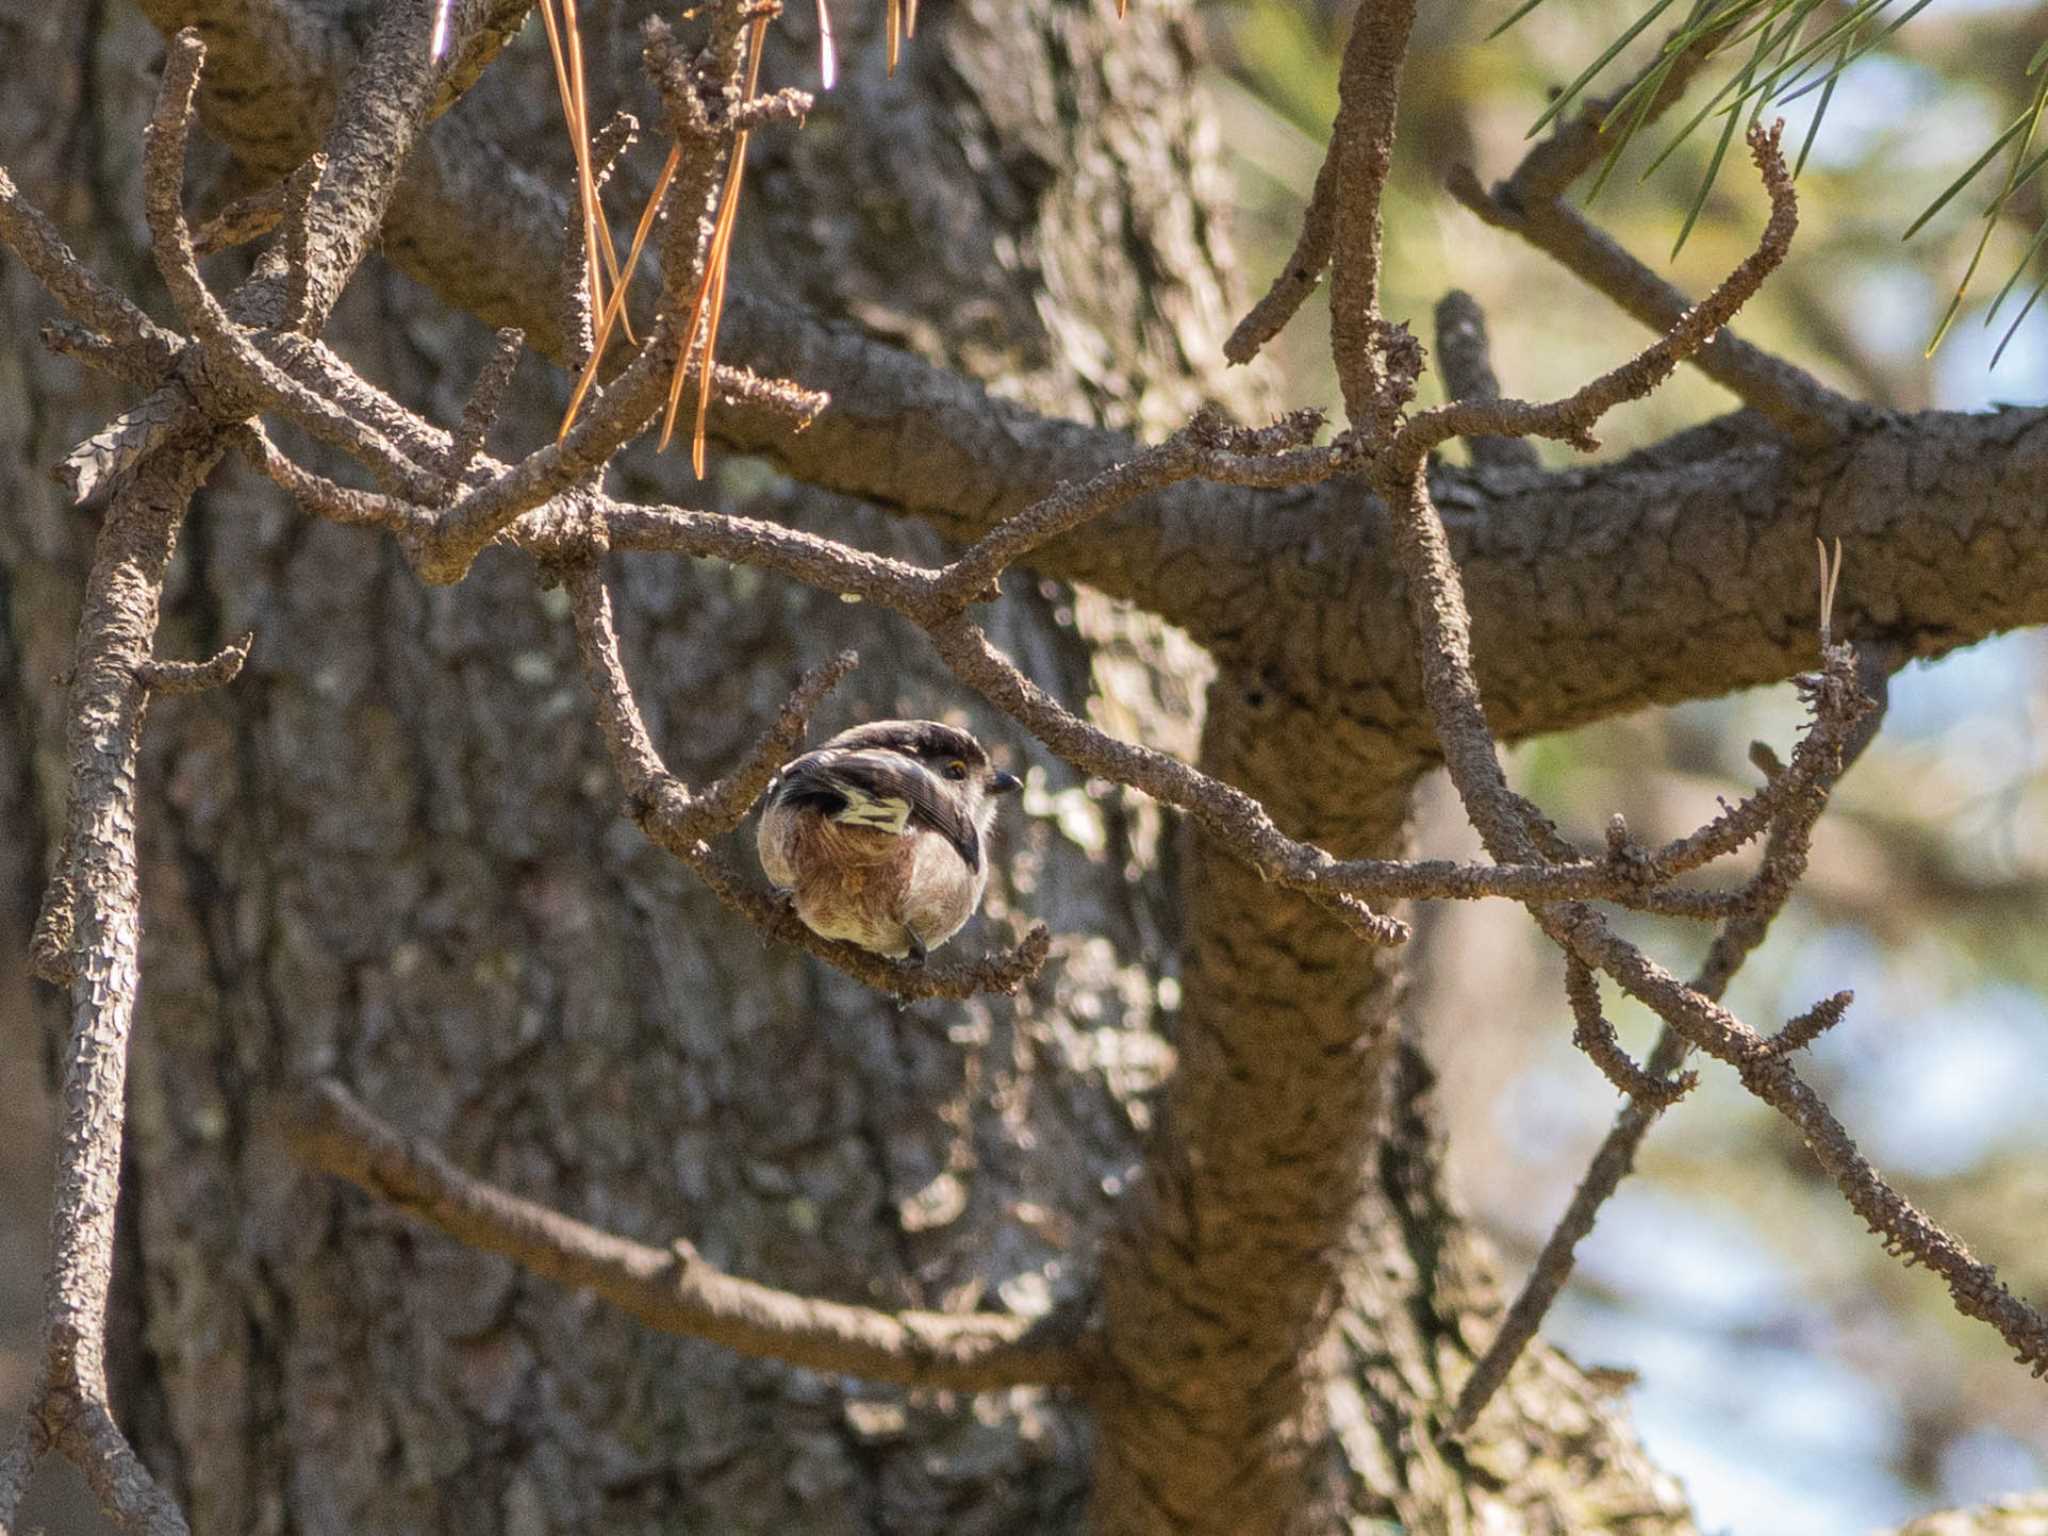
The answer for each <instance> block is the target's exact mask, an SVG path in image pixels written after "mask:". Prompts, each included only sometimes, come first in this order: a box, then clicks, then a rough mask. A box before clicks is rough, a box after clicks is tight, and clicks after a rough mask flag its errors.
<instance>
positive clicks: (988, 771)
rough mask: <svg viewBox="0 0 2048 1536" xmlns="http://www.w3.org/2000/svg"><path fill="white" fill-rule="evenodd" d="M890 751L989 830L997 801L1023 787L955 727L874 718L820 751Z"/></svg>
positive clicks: (840, 735)
mask: <svg viewBox="0 0 2048 1536" xmlns="http://www.w3.org/2000/svg"><path fill="white" fill-rule="evenodd" d="M833 748H838V749H840V750H842V751H854V752H891V753H896V754H898V755H900V756H902V757H906V758H908V759H910V761H912V762H913V763H915V764H917V766H918V767H920V768H922V769H924V770H925V772H927V773H929V774H930V775H931V776H932V777H933V778H935V779H937V780H938V781H939V782H940V783H941V784H943V785H945V786H946V787H947V788H948V789H949V790H950V791H951V792H952V793H953V794H955V795H957V796H958V797H959V802H960V804H961V805H962V806H963V807H964V808H965V809H966V810H967V811H968V812H969V814H970V815H971V816H972V817H973V819H974V822H975V824H976V825H977V826H979V827H983V828H986V827H987V824H988V820H989V818H990V816H992V815H993V814H994V812H995V802H996V800H997V799H998V798H999V797H1000V796H1003V795H1007V794H1009V793H1011V792H1012V791H1014V790H1016V789H1019V788H1021V787H1022V785H1021V781H1020V780H1019V779H1018V778H1017V776H1016V775H1015V774H1010V773H1005V772H1003V771H1002V770H1001V769H1000V768H998V767H996V766H995V764H994V763H992V762H990V761H989V756H988V750H987V749H986V748H985V747H983V746H982V744H981V743H980V742H978V741H976V740H975V739H974V738H973V737H972V736H970V735H969V734H968V733H967V732H965V731H963V730H961V729H960V728H959V727H958V726H957V725H945V724H942V723H941V722H939V721H937V720H871V721H869V722H868V723H867V724H866V725H857V726H855V727H854V728H853V729H852V730H850V731H841V732H840V733H839V734H838V735H837V736H834V737H833V738H832V739H831V740H830V741H828V742H826V743H824V745H823V747H821V748H820V749H819V750H821V751H829V750H831V749H833Z"/></svg>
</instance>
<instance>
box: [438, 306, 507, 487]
mask: <svg viewBox="0 0 2048 1536" xmlns="http://www.w3.org/2000/svg"><path fill="white" fill-rule="evenodd" d="M525 348H526V333H525V332H524V331H519V330H511V329H507V330H502V331H500V332H498V335H497V340H496V343H495V344H494V345H493V346H492V348H491V356H490V359H489V361H487V362H486V363H485V364H484V366H483V371H482V372H481V373H479V374H478V375H477V378H476V386H475V388H473V389H471V390H470V392H469V399H468V400H467V401H465V402H464V403H463V407H462V425H461V426H459V427H458V428H456V430H455V435H454V437H453V438H452V439H451V440H450V441H449V444H448V458H447V461H446V464H445V466H444V468H443V471H442V472H443V474H444V475H445V476H446V478H447V481H448V487H449V490H450V491H451V492H453V491H454V490H455V489H456V488H458V487H459V486H460V485H461V484H462V482H463V480H464V479H465V478H467V476H468V474H469V470H470V466H471V465H472V464H474V463H475V462H476V456H477V455H478V454H480V453H482V452H483V450H484V443H485V441H486V440H487V439H488V438H489V437H490V435H491V428H492V427H493V426H494V425H496V423H497V420H498V406H499V403H500V402H501V401H503V399H504V398H505V390H506V388H507V387H508V386H509V385H510V384H511V383H512V374H513V371H514V370H515V369H517V368H518V366H519V356H520V353H521V352H523V351H524V350H525Z"/></svg>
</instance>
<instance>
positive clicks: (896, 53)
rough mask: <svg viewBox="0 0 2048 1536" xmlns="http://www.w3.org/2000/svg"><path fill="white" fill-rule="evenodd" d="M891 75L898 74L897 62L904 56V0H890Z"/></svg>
mask: <svg viewBox="0 0 2048 1536" xmlns="http://www.w3.org/2000/svg"><path fill="white" fill-rule="evenodd" d="M888 33H889V73H890V74H892V75H893V74H895V73H896V61H897V59H899V58H901V57H902V55H903V0H889V26H888Z"/></svg>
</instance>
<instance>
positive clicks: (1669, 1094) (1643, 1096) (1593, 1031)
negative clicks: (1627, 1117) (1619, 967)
mask: <svg viewBox="0 0 2048 1536" xmlns="http://www.w3.org/2000/svg"><path fill="white" fill-rule="evenodd" d="M1564 995H1565V997H1566V998H1567V999H1568V1000H1569V1001H1570V1003H1571V1005H1572V1018H1573V1020H1574V1021H1575V1027H1574V1028H1573V1030H1572V1044H1573V1045H1576V1046H1577V1047H1578V1048H1579V1049H1580V1050H1582V1051H1584V1052H1585V1053H1586V1055H1587V1056H1589V1057H1590V1058H1591V1059H1592V1061H1593V1064H1594V1065H1595V1066H1596V1067H1598V1068H1599V1069H1600V1070H1601V1072H1602V1073H1604V1074H1605V1075H1606V1078H1607V1080H1608V1081H1609V1082H1610V1083H1612V1084H1614V1086H1615V1087H1616V1088H1618V1089H1619V1090H1620V1091H1621V1092H1622V1093H1623V1094H1624V1095H1625V1096H1626V1097H1628V1098H1629V1099H1631V1100H1633V1101H1635V1102H1636V1103H1638V1104H1641V1105H1643V1106H1644V1107H1645V1108H1647V1109H1651V1110H1663V1109H1669V1108H1670V1107H1671V1106H1672V1105H1673V1104H1676V1103H1677V1102H1678V1101H1679V1100H1680V1099H1682V1098H1684V1097H1685V1095H1687V1094H1688V1093H1690V1092H1692V1090H1693V1088H1694V1087H1695V1086H1697V1085H1698V1083H1699V1080H1700V1079H1699V1074H1698V1073H1697V1072H1682V1073H1680V1074H1679V1075H1678V1076H1677V1077H1672V1076H1670V1075H1669V1074H1668V1072H1656V1071H1651V1070H1648V1069H1646V1068H1643V1067H1639V1066H1637V1065H1636V1064H1635V1062H1633V1061H1632V1060H1630V1059H1629V1055H1628V1052H1626V1051H1624V1050H1623V1049H1622V1048H1621V1041H1620V1040H1619V1039H1617V1038H1616V1037H1615V1033H1614V1026H1613V1025H1612V1024H1610V1023H1608V1022H1607V1016H1606V1015H1605V1014H1603V1013H1602V1012H1601V1011H1600V983H1599V981H1598V979H1597V978H1596V977H1595V976H1594V975H1593V971H1592V968H1591V967H1590V966H1588V965H1587V964H1586V963H1585V962H1584V961H1583V960H1581V959H1580V958H1579V957H1578V956H1577V955H1567V956H1565V963H1564Z"/></svg>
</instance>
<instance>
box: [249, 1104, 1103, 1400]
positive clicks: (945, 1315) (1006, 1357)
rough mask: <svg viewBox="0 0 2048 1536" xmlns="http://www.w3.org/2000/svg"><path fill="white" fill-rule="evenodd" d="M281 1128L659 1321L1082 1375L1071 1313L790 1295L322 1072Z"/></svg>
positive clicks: (422, 1211)
mask: <svg viewBox="0 0 2048 1536" xmlns="http://www.w3.org/2000/svg"><path fill="white" fill-rule="evenodd" d="M287 1134H288V1135H289V1136H290V1138H291V1142H292V1146H293V1149H294V1150H295V1151H296V1152H297V1154H298V1156H299V1158H300V1159H301V1160H302V1161H303V1162H305V1163H306V1164H307V1165H308V1166H310V1167H313V1168H317V1169H320V1170H321V1171H323V1172H326V1173H331V1174H334V1175H336V1176H337V1177H339V1178H344V1179H347V1180H348V1181H349V1182H350V1183H352V1184H355V1185H357V1186H358V1187H359V1188H361V1189H363V1190H365V1191H367V1192H368V1193H369V1194H371V1195H374V1196H375V1197H376V1198H378V1199H379V1200H383V1201H386V1202H388V1203H389V1204H391V1205H394V1206H396V1207H397V1208H398V1209H400V1210H402V1211H405V1212H406V1213H408V1214H409V1215H412V1216H416V1217H418V1218H419V1219H420V1220H422V1221H425V1222H428V1223H430V1224H431V1225H433V1226H436V1227H439V1228H440V1229H441V1230H442V1231H443V1232H446V1233H447V1234H448V1235H449V1236H450V1237H453V1238H455V1239H456V1240H457V1241H458V1242H462V1243H466V1244H468V1245H469V1246H470V1247H472V1248H477V1249H481V1250H482V1251H483V1252H485V1253H497V1254H503V1255H504V1256H505V1257H506V1258H509V1259H511V1260H513V1261H514V1262H515V1263H517V1264H518V1265H520V1266H521V1267H522V1268H524V1269H528V1270H531V1271H532V1272H533V1273H534V1274H537V1275H539V1276H541V1277H542V1278H543V1279H546V1280H551V1281H553V1282H555V1283H556V1284H557V1285H566V1286H576V1287H581V1288H584V1289H587V1290H590V1291H593V1292H595V1293H596V1294H597V1295H599V1296H602V1297H603V1298H604V1299H605V1300H606V1301H608V1302H610V1303H611V1304H612V1305H613V1306H615V1307H617V1308H619V1309H620V1310H621V1311H623V1312H625V1313H627V1314H629V1315H630V1316H632V1317H633V1318H635V1319H636V1320H637V1321H639V1322H641V1323H643V1324H645V1325H646V1326H647V1327H649V1328H653V1329H655V1330H656V1331H658V1332H661V1333H672V1334H680V1335H682V1336H684V1337H686V1338H696V1339H706V1340H709V1341H710V1342H711V1343H714V1344H718V1345H722V1346H723V1347H725V1348H727V1349H730V1350H732V1351H734V1352H735V1353H737V1354H742V1355H752V1356H755V1357H757V1358H760V1359H765V1360H779V1361H781V1362H782V1363H783V1364H785V1365H795V1366H801V1367H803V1368H805V1369H807V1370H813V1371H821V1372H825V1373H827V1374H829V1375H844V1376H859V1377H863V1378H865V1379H867V1380H869V1381H880V1382H890V1383H893V1384H895V1385H897V1386H903V1387H912V1388H919V1389H924V1390H946V1391H954V1392H985V1391H992V1390H995V1389H998V1388H1001V1387H1015V1386H1083V1385H1085V1384H1086V1383H1087V1380H1088V1378H1089V1375H1090V1373H1091V1366H1090V1354H1089V1351H1088V1349H1087V1348H1086V1347H1085V1345H1084V1344H1083V1343H1082V1342H1081V1341H1080V1340H1079V1339H1077V1338H1075V1337H1074V1336H1072V1333H1071V1331H1068V1332H1067V1333H1066V1334H1065V1335H1064V1336H1063V1335H1062V1330H1063V1329H1069V1330H1070V1324H1067V1323H1066V1322H1064V1321H1062V1322H1060V1323H1053V1322H1050V1321H1047V1322H1037V1323H1034V1322H1030V1321H1027V1320H1025V1319H1022V1318H1015V1317H1007V1316H1002V1315H999V1314H992V1313H986V1312H958V1313H953V1312H908V1311H906V1312H882V1311H877V1310H875V1309H874V1308H872V1307H856V1306H848V1305H846V1304H845V1303H843V1302H836V1301H827V1300H824V1299H823V1298H820V1297H813V1296H797V1295H793V1294H792V1293H790V1292H788V1291H779V1290H775V1289H773V1288H771V1287H769V1286H765V1285H757V1284H755V1283H754V1282H753V1281H751V1280H742V1279H740V1278H739V1277H737V1276H735V1275H728V1274H725V1273H724V1272H723V1271H721V1270H719V1269H718V1268H716V1267H715V1266H713V1265H712V1264H710V1263H708V1262H707V1261H706V1260H705V1259H704V1258H703V1257H702V1256H700V1255H699V1254H698V1253H697V1252H696V1251H695V1250H694V1249H693V1248H691V1247H690V1245H689V1244H688V1243H685V1242H681V1241H678V1242H675V1243H673V1244H671V1245H670V1246H669V1247H668V1248H665V1249H664V1248H653V1247H649V1246H648V1245H647V1244H645V1243H637V1242H634V1241H632V1240H631V1239H630V1238H624V1237H619V1236H616V1235H615V1234H613V1233H610V1232H605V1231H602V1230H601V1229H599V1228H597V1227H592V1226H587V1225H585V1224H584V1223H583V1222H580V1221H576V1220H574V1219H573V1218H571V1217H568V1216H564V1215H562V1214H561V1213H560V1212H557V1211H551V1210H548V1209H547V1208H546V1207H544V1206H539V1205H535V1204H533V1203H532V1202H531V1201H527V1200H521V1199H519V1198H518V1197H517V1196H515V1195H510V1194H507V1193H506V1192H505V1191H503V1190H501V1189H498V1188H495V1187H494V1186H492V1185H490V1184H486V1183H484V1182H483V1181H482V1180H480V1179H475V1178H471V1177H470V1176H469V1175H468V1174H465V1173H463V1172H462V1171H461V1170H460V1169H458V1168H456V1167H455V1166H454V1165H453V1164H452V1163H450V1162H449V1161H448V1160H447V1159H446V1158H445V1157H443V1156H442V1155H441V1154H440V1153H439V1152H438V1151H436V1150H435V1149H434V1148H432V1147H430V1146H428V1145H427V1144H425V1143H424V1142H421V1141H418V1140H416V1139H414V1138H411V1137H407V1136H403V1135H401V1134H400V1133H399V1132H398V1131H396V1130H394V1129H393V1128H392V1127H391V1126H389V1125H387V1124H385V1123H384V1122H383V1121H381V1120H379V1119H378V1118H377V1117H376V1116H375V1115H373V1114H371V1113H370V1111H369V1110H367V1109H366V1108H364V1107H363V1106H362V1105H361V1104H360V1103H358V1102H357V1101H356V1100H355V1099H354V1098H353V1097H352V1096H351V1095H350V1094H349V1093H348V1091H347V1090H346V1089H344V1088H342V1087H341V1086H340V1084H338V1083H333V1082H326V1083H322V1084H320V1085H318V1086H317V1087H315V1088H314V1089H312V1090H311V1091H310V1092H308V1093H307V1094H306V1095H305V1096H304V1098H303V1100H302V1101H301V1103H300V1104H299V1105H297V1106H295V1109H294V1113H293V1116H292V1119H291V1122H290V1124H289V1125H288V1127H287Z"/></svg>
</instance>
